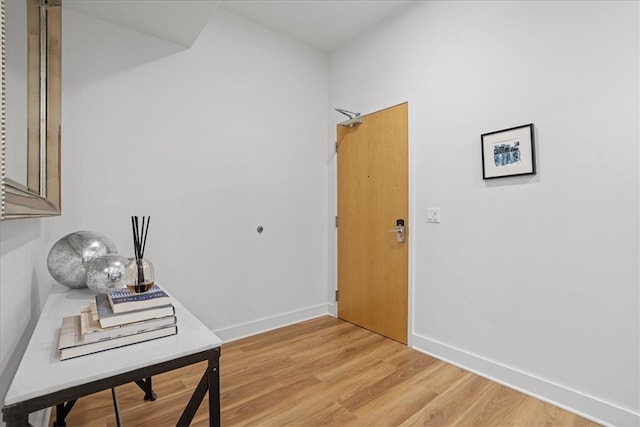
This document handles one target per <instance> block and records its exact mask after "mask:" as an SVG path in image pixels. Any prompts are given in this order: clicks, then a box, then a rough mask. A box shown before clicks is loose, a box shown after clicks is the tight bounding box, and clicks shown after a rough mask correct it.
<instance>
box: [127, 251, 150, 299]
mask: <svg viewBox="0 0 640 427" xmlns="http://www.w3.org/2000/svg"><path fill="white" fill-rule="evenodd" d="M126 283H127V288H128V289H129V291H131V292H133V293H135V294H139V293H142V292H147V291H148V290H149V289H151V288H152V287H153V284H154V283H155V276H154V274H153V264H151V261H149V260H148V259H143V258H141V259H135V258H134V259H131V260H130V261H129V265H128V266H127V282H126Z"/></svg>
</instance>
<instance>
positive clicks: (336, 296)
mask: <svg viewBox="0 0 640 427" xmlns="http://www.w3.org/2000/svg"><path fill="white" fill-rule="evenodd" d="M337 301H338V290H337V289H336V302H337Z"/></svg>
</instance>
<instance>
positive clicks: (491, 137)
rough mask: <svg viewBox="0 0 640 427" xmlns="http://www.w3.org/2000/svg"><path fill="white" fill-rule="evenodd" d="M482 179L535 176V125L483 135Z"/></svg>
mask: <svg viewBox="0 0 640 427" xmlns="http://www.w3.org/2000/svg"><path fill="white" fill-rule="evenodd" d="M481 140H482V179H493V178H502V177H505V176H516V175H535V173H536V164H535V155H534V138H533V123H530V124H528V125H522V126H516V127H513V128H509V129H503V130H498V131H495V132H489V133H483V134H482V135H481Z"/></svg>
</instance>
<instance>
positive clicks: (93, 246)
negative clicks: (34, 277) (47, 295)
mask: <svg viewBox="0 0 640 427" xmlns="http://www.w3.org/2000/svg"><path fill="white" fill-rule="evenodd" d="M117 253H118V249H117V248H116V245H115V244H114V243H113V242H112V241H111V240H110V239H109V238H108V237H106V236H104V235H102V234H100V233H96V232H95V231H76V232H75V233H71V234H67V235H66V236H64V237H63V238H61V239H60V240H58V241H57V242H56V243H55V244H54V245H53V246H52V247H51V250H50V251H49V256H48V257H47V268H48V269H49V273H50V274H51V276H53V278H54V279H55V280H56V282H58V283H60V284H61V285H64V286H67V287H69V288H74V289H77V288H84V287H86V286H87V265H88V263H89V261H91V260H92V259H94V258H97V257H99V256H102V255H107V254H117Z"/></svg>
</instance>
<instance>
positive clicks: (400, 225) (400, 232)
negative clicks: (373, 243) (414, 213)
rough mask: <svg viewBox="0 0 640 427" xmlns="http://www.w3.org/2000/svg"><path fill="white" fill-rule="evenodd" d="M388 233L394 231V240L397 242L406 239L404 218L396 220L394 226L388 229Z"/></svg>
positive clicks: (402, 241)
mask: <svg viewBox="0 0 640 427" xmlns="http://www.w3.org/2000/svg"><path fill="white" fill-rule="evenodd" d="M389 233H396V241H397V242H398V243H404V242H406V241H407V233H406V229H405V226H404V219H397V220H396V228H392V229H391V230H389Z"/></svg>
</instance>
